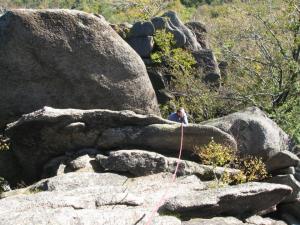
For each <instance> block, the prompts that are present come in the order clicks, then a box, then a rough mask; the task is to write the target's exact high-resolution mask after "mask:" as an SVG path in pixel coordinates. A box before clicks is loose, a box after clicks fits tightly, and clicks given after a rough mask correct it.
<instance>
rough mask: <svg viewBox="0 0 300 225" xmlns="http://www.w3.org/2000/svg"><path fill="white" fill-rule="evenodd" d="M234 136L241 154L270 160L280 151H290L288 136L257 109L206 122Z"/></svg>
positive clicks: (249, 109)
mask: <svg viewBox="0 0 300 225" xmlns="http://www.w3.org/2000/svg"><path fill="white" fill-rule="evenodd" d="M202 124H203V125H211V126H215V127H218V128H220V129H221V130H223V131H225V132H227V133H229V134H231V135H233V136H234V138H235V140H236V142H237V145H238V149H239V152H240V153H241V154H248V155H254V156H259V157H262V158H263V159H264V160H268V159H270V158H271V157H273V156H274V155H275V154H277V153H278V152H280V151H284V150H288V149H289V137H288V135H287V134H286V133H285V132H284V131H283V130H282V129H281V128H280V127H279V126H278V125H277V124H276V123H275V122H274V121H272V120H271V119H269V118H268V117H267V116H266V114H265V113H264V112H262V111H261V110H260V109H258V108H256V107H250V108H247V109H245V110H243V111H240V112H236V113H233V114H230V115H228V116H224V117H221V118H218V119H213V120H209V121H205V122H203V123H202Z"/></svg>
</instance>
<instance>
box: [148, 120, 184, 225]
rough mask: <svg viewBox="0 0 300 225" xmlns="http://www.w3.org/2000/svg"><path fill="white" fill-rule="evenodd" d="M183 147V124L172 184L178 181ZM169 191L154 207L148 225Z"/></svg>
mask: <svg viewBox="0 0 300 225" xmlns="http://www.w3.org/2000/svg"><path fill="white" fill-rule="evenodd" d="M182 147H183V123H181V137H180V148H179V155H178V159H177V164H176V168H175V171H174V173H173V176H172V183H173V182H175V180H176V176H177V171H178V167H179V163H180V160H181V153H182ZM168 190H169V189H166V191H165V192H164V194H163V195H162V197H161V198H160V200H159V202H158V204H157V205H156V206H155V207H154V209H153V211H152V213H151V216H150V217H149V219H148V221H147V223H146V225H151V223H152V220H153V218H154V215H155V213H156V212H157V210H158V209H159V207H160V206H161V205H162V204H163V203H164V202H165V201H166V195H167V193H168Z"/></svg>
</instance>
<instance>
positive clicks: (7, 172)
mask: <svg viewBox="0 0 300 225" xmlns="http://www.w3.org/2000/svg"><path fill="white" fill-rule="evenodd" d="M0 177H3V178H5V179H6V180H8V181H9V183H10V184H12V185H15V184H16V182H17V181H18V180H20V178H21V177H22V168H21V166H20V165H19V162H18V160H17V158H16V156H15V155H14V154H13V153H12V151H9V150H7V151H1V152H0Z"/></svg>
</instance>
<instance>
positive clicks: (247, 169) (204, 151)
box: [194, 140, 268, 187]
mask: <svg viewBox="0 0 300 225" xmlns="http://www.w3.org/2000/svg"><path fill="white" fill-rule="evenodd" d="M194 152H195V153H196V154H197V155H198V156H199V157H200V159H201V162H202V163H203V164H205V165H212V166H213V173H214V177H215V183H213V184H212V187H220V186H224V185H228V184H240V183H245V182H250V181H260V180H263V179H266V178H267V177H268V173H267V170H266V166H265V164H264V162H263V161H262V159H261V158H258V157H256V156H244V157H241V156H239V155H237V154H236V152H235V151H233V150H232V149H230V148H228V147H226V146H223V145H221V144H218V143H216V142H215V141H214V140H211V141H210V142H209V143H208V144H207V145H205V146H203V147H201V148H199V147H197V146H195V147H194ZM217 166H222V167H225V168H229V167H231V168H235V169H238V170H240V172H239V173H237V174H233V175H230V174H229V173H228V172H227V171H226V170H225V172H224V173H223V174H222V176H221V177H220V178H218V177H217V176H216V173H215V170H216V167H217Z"/></svg>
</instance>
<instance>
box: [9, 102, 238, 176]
mask: <svg viewBox="0 0 300 225" xmlns="http://www.w3.org/2000/svg"><path fill="white" fill-rule="evenodd" d="M180 132H181V128H180V124H178V123H175V122H171V121H168V120H164V119H162V118H160V117H158V116H155V115H148V116H145V115H139V114H135V113H134V112H131V111H110V110H76V109H54V108H50V107H44V108H43V109H41V110H38V111H35V112H33V113H30V114H26V115H23V116H22V117H21V118H20V119H19V120H18V121H16V122H15V123H11V124H9V125H8V128H7V130H6V134H7V136H8V137H9V138H10V139H11V147H12V149H13V152H14V154H15V155H16V157H17V158H18V160H19V162H20V164H21V166H22V167H23V168H24V172H25V174H27V176H28V178H32V179H36V178H38V177H39V176H40V173H41V171H42V168H43V166H44V165H45V164H46V162H48V161H49V160H50V159H52V158H53V157H57V156H59V155H64V154H65V153H66V152H68V151H78V150H81V149H84V148H97V149H100V150H112V149H121V148H123V149H125V148H127V149H132V148H133V149H134V148H140V149H147V150H153V151H155V152H159V153H165V154H169V155H174V154H176V155H177V152H178V149H179V144H180V138H179V137H180ZM211 138H213V139H214V140H215V141H216V142H217V143H221V144H224V145H228V146H230V147H232V148H233V149H235V148H236V143H235V140H234V139H233V138H232V137H231V136H230V135H229V134H227V133H225V132H223V131H221V130H220V129H218V128H215V127H212V126H200V125H190V126H188V127H185V128H184V152H185V154H187V155H189V154H192V151H193V149H194V146H195V145H198V146H203V145H206V144H208V143H209V142H210V140H211Z"/></svg>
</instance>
